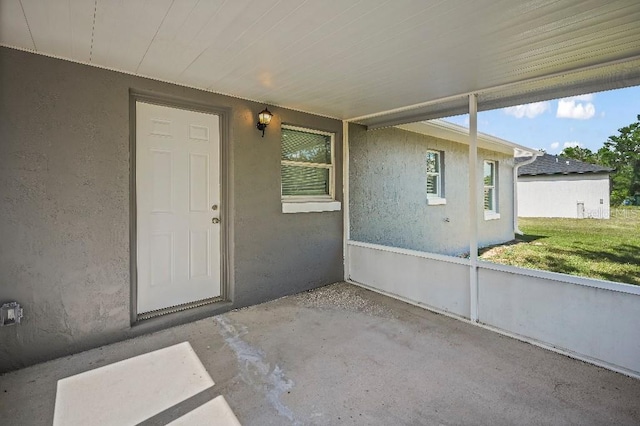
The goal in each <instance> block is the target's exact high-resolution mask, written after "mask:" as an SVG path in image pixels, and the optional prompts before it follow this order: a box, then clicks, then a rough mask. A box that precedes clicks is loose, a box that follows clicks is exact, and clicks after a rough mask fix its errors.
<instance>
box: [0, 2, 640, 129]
mask: <svg viewBox="0 0 640 426" xmlns="http://www.w3.org/2000/svg"><path fill="white" fill-rule="evenodd" d="M638 22H640V2H638V1H637V0H610V1H606V2H604V1H602V0H562V1H554V0H536V1H526V2H522V1H512V0H476V1H473V2H469V1H444V0H423V1H410V0H393V1H392V0H368V1H356V0H351V1H345V0H327V1H323V2H312V1H308V0H307V1H305V0H264V1H262V2H260V3H256V2H252V1H249V0H237V1H223V0H212V1H206V2H205V1H197V0H173V1H172V0H158V1H154V2H146V1H143V0H130V1H126V2H114V1H111V0H66V1H63V0H60V1H55V2H40V1H37V0H2V1H1V2H0V44H2V45H5V46H9V47H15V48H20V49H25V50H30V51H35V52H37V53H42V54H46V55H53V56H57V57H61V58H65V59H69V60H74V61H78V62H83V63H88V64H91V65H96V66H102V67H107V68H111V69H115V70H119V71H124V72H128V73H133V74H138V75H143V76H147V77H151V78H155V79H161V80H165V81H170V82H174V83H178V84H182V85H186V86H191V87H196V88H200V89H203V90H209V91H215V92H219V93H226V94H229V95H232V96H236V97H241V98H246V99H253V100H257V101H260V102H265V103H269V104H274V105H280V106H284V107H289V108H293V109H298V110H302V111H307V112H311V113H315V114H320V115H326V116H330V117H335V118H340V119H353V118H357V117H364V116H370V115H371V114H378V113H381V112H386V111H393V112H394V115H393V116H389V117H387V119H386V120H385V123H387V124H389V125H390V124H393V120H392V118H393V117H396V119H399V120H400V121H403V120H406V119H407V117H405V116H404V114H402V113H401V112H400V110H399V109H403V111H404V110H406V111H409V110H411V111H410V112H408V113H407V115H408V116H412V117H414V116H416V115H417V114H419V113H420V112H421V111H420V110H417V109H415V108H407V107H410V106H424V105H425V104H427V103H429V105H430V106H429V107H428V108H427V110H426V111H425V112H426V115H425V116H424V117H423V118H435V116H440V117H441V116H443V115H442V114H444V113H445V112H446V114H451V113H452V112H454V111H457V109H456V108H457V107H456V108H454V104H456V102H457V101H454V97H455V96H456V95H464V94H466V93H471V92H481V93H484V94H488V93H491V95H486V96H488V98H490V102H491V103H490V105H492V106H494V105H501V106H507V105H508V104H511V105H512V104H514V103H523V102H526V101H528V100H527V99H542V98H545V97H546V96H551V93H550V90H549V88H546V87H542V86H540V85H530V84H529V82H530V81H531V80H533V81H535V82H539V81H540V80H539V79H541V78H543V77H548V76H554V80H553V82H554V85H555V86H554V87H556V88H557V89H558V91H559V92H562V93H565V92H573V87H577V86H579V84H577V83H576V81H577V80H579V78H578V77H579V76H578V75H577V74H571V75H570V76H569V77H567V78H565V79H564V80H557V79H555V78H556V76H557V75H559V74H562V73H567V72H571V71H574V70H580V69H583V68H585V67H592V66H595V65H601V64H605V63H608V62H611V61H620V60H628V59H630V58H635V57H640V25H638V24H637V23H638ZM620 67H622V68H624V66H623V65H622V66H620ZM610 68H611V67H610ZM614 68H615V67H613V68H611V69H609V70H608V71H607V73H606V75H603V76H601V77H602V79H601V80H598V79H597V78H596V77H594V76H593V75H591V76H590V77H588V78H589V79H590V81H591V83H589V84H588V86H589V87H595V88H596V89H598V88H600V89H601V86H600V84H601V83H605V84H606V83H607V82H608V81H609V80H608V76H616V75H618V74H620V73H621V74H624V75H627V74H628V72H627V71H624V70H622V71H620V69H622V68H615V69H614ZM574 77H575V78H576V81H573V80H572V79H573V78H574ZM525 81H526V82H527V84H526V85H525V86H523V87H525V89H522V88H521V89H517V90H515V89H514V87H513V86H511V85H513V84H514V83H518V82H525ZM616 84H617V85H620V84H627V85H629V84H637V83H636V80H635V79H634V78H627V79H625V80H623V81H622V82H617V83H616ZM505 86H508V87H509V90H508V91H506V92H502V91H501V90H502V89H500V90H494V89H493V88H504V87H505ZM534 86H535V87H534ZM567 88H569V89H567ZM596 89H593V90H596ZM514 90H515V91H514ZM516 91H517V92H518V93H525V94H527V95H528V96H529V98H525V99H520V98H517V96H515V92H516ZM500 96H505V97H506V98H505V99H503V101H499V98H500ZM488 98H487V99H488ZM435 101H444V102H443V108H442V111H441V112H436V110H437V108H436V107H434V106H433V105H435V104H433V103H434V102H435ZM487 102H489V101H488V100H487ZM460 105H461V106H462V107H463V108H465V111H466V101H463V100H461V101H460ZM487 105H489V104H487ZM482 108H483V98H482V96H481V97H480V109H482ZM405 122H406V121H405Z"/></svg>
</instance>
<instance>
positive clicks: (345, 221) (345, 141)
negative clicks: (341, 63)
mask: <svg viewBox="0 0 640 426" xmlns="http://www.w3.org/2000/svg"><path fill="white" fill-rule="evenodd" d="M350 238H351V224H350V222H349V122H348V121H343V122H342V259H343V267H344V280H345V281H348V280H349V239H350Z"/></svg>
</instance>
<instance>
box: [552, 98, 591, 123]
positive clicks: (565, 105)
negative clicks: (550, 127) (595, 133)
mask: <svg viewBox="0 0 640 426" xmlns="http://www.w3.org/2000/svg"><path fill="white" fill-rule="evenodd" d="M595 113H596V107H595V106H594V105H593V104H592V103H591V102H587V103H580V102H577V101H575V100H564V99H560V100H559V101H558V111H557V112H556V117H558V118H575V119H577V120H588V119H590V118H591V117H593V116H594V115H595Z"/></svg>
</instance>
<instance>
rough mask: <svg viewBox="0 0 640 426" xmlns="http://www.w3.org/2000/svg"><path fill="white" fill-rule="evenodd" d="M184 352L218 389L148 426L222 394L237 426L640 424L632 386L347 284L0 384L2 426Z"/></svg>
mask: <svg viewBox="0 0 640 426" xmlns="http://www.w3.org/2000/svg"><path fill="white" fill-rule="evenodd" d="M185 341H188V342H189V343H190V344H191V346H192V347H193V349H194V350H195V353H196V354H197V356H198V357H199V358H200V361H201V362H202V364H203V365H204V367H205V368H206V370H207V371H208V373H209V375H210V376H211V378H212V379H213V380H214V381H215V385H214V386H213V387H211V388H209V389H208V390H206V391H204V392H200V393H198V394H197V395H195V396H193V397H191V398H189V399H187V400H185V401H183V402H181V403H179V404H177V405H175V406H173V407H172V408H170V409H167V410H165V411H163V412H161V413H159V414H157V415H154V416H153V417H151V418H149V419H148V420H147V421H145V422H143V424H145V425H150V424H166V423H168V422H169V421H171V420H173V419H176V418H178V417H180V416H181V415H183V414H185V413H187V412H189V411H191V410H193V409H195V408H196V407H199V406H201V405H202V404H204V403H205V402H207V401H209V400H211V399H212V398H214V397H216V396H218V395H223V396H224V398H225V399H226V401H227V402H228V404H229V406H230V407H231V409H232V410H233V412H234V413H235V415H236V416H237V418H238V420H239V421H240V422H241V423H242V424H243V425H283V424H319V425H334V424H380V425H396V424H411V425H415V424H425V425H431V424H435V425H439V424H444V425H450V424H455V425H460V424H478V425H489V424H491V425H502V424H504V425H513V424H527V425H529V424H554V425H564V424H579V425H590V424H593V425H604V424H616V425H624V424H628V425H638V424H640V380H636V379H632V378H629V377H625V376H623V375H621V374H618V373H614V372H611V371H608V370H605V369H602V368H599V367H595V366H593V365H589V364H586V363H583V362H581V361H576V360H573V359H570V358H568V357H565V356H562V355H559V354H556V353H553V352H550V351H547V350H544V349H540V348H537V347H535V346H532V345H529V344H526V343H523V342H520V341H517V340H514V339H511V338H508V337H504V336H501V335H499V334H496V333H493V332H491V331H488V330H485V329H482V328H479V327H475V326H473V325H470V324H467V323H464V322H461V321H457V320H454V319H451V318H448V317H446V316H443V315H437V314H433V313H431V312H428V311H426V310H423V309H420V308H418V307H415V306H412V305H408V304H406V303H403V302H400V301H397V300H394V299H391V298H388V297H385V296H381V295H379V294H376V293H373V292H370V291H367V290H364V289H362V288H359V287H356V286H352V285H349V284H346V283H339V284H334V285H332V286H328V287H324V288H321V289H318V290H315V291H312V292H307V293H302V294H299V295H295V296H290V297H286V298H282V299H279V300H276V301H272V302H268V303H264V304H262V305H258V306H253V307H250V308H246V309H242V310H239V311H234V312H230V313H227V314H224V315H221V316H218V317H214V318H208V319H205V320H201V321H198V322H194V323H191V324H187V325H184V326H180V327H175V328H171V329H168V330H164V331H161V332H158V333H154V334H150V335H146V336H142V337H139V338H135V339H132V340H128V341H124V342H120V343H116V344H113V345H109V346H105V347H102V348H97V349H94V350H91V351H88V352H84V353H80V354H76V355H73V356H69V357H65V358H61V359H57V360H54V361H50V362H47V363H43V364H39V365H36V366H33V367H29V368H26V369H23V370H19V371H16V372H12V373H9V374H6V375H4V376H0V416H1V417H0V418H1V419H2V421H3V423H4V422H5V421H8V423H10V424H19V425H41V424H42V425H50V424H51V423H52V420H53V415H54V404H55V399H56V384H57V382H58V380H60V379H63V378H65V377H68V376H72V375H75V374H78V373H82V372H85V371H88V370H92V369H95V368H97V367H102V366H105V365H108V364H111V363H114V362H116V361H121V360H124V359H127V358H130V357H133V356H136V355H141V354H145V353H147V352H149V351H153V350H157V349H160V348H164V347H167V346H170V345H174V344H178V343H181V342H185ZM639 356H640V354H639ZM167 368H171V366H167ZM143 397H144V395H141V399H142V398H143Z"/></svg>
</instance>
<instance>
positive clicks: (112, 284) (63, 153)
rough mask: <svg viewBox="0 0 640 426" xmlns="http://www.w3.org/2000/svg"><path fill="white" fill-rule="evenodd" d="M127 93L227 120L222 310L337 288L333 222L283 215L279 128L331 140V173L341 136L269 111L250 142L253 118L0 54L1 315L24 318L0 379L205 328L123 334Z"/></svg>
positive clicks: (90, 70)
mask: <svg viewBox="0 0 640 426" xmlns="http://www.w3.org/2000/svg"><path fill="white" fill-rule="evenodd" d="M130 89H134V90H140V91H146V92H154V93H157V94H159V95H163V96H171V97H175V98H180V99H183V100H185V101H191V102H198V103H202V104H206V105H210V106H213V107H223V108H228V109H229V110H230V139H229V140H227V141H223V143H228V144H230V158H229V160H230V164H229V166H230V171H231V176H232V177H231V180H232V182H231V188H232V191H231V194H230V195H231V214H230V219H231V220H232V224H230V225H231V226H232V228H233V234H232V235H233V239H232V241H230V256H231V257H232V259H233V265H232V274H231V276H232V278H233V280H232V282H231V294H232V302H233V303H230V304H226V305H224V306H223V307H221V308H220V309H223V310H228V309H231V308H236V307H241V306H246V305H250V304H254V303H258V302H262V301H265V300H268V299H273V298H277V297H280V296H283V295H286V294H291V293H295V292H300V291H303V290H307V289H310V288H314V287H317V286H321V285H324V284H328V283H331V282H335V281H339V280H341V279H342V274H343V272H342V269H343V268H342V212H325V213H305V214H282V213H281V204H280V123H281V122H286V123H290V124H295V125H298V126H303V127H310V128H315V129H320V130H325V131H331V132H335V133H336V159H341V158H342V152H341V151H342V149H341V146H342V135H341V130H342V124H341V122H339V121H337V120H332V119H327V118H322V117H317V116H312V115H309V114H304V113H299V112H295V111H291V110H287V109H282V108H277V107H270V110H271V111H272V112H273V113H274V120H273V121H272V123H271V125H270V126H269V127H268V128H267V131H266V133H265V137H264V138H261V137H260V136H261V135H260V132H258V131H257V130H256V129H255V121H256V116H257V113H258V112H259V111H260V110H261V109H262V108H264V105H263V104H257V103H253V102H249V101H245V100H240V99H236V98H231V97H227V96H222V95H216V94H212V93H208V92H204V91H198V90H193V89H189V88H185V87H181V86H177V85H172V84H167V83H163V82H158V81H154V80H150V79H144V78H139V77H135V76H131V75H126V74H122V73H117V72H113V71H108V70H103V69H98V68H94V67H89V66H85V65H80V64H75V63H71V62H67V61H62V60H57V59H52V58H48V57H44V56H39V55H34V54H30V53H25V52H20V51H16V50H12V49H8V48H0V117H1V119H0V197H1V198H0V199H1V202H2V208H0V244H1V245H0V247H1V249H0V303H4V302H6V301H11V300H16V301H18V302H19V303H21V304H22V305H23V307H24V310H25V318H24V320H23V323H22V324H20V325H18V326H10V327H2V328H0V342H1V344H0V372H2V371H7V370H10V369H15V368H19V367H22V366H25V365H29V364H32V363H35V362H38V361H42V360H46V359H51V358H54V357H58V356H62V355H65V354H69V353H73V352H77V351H80V350H84V349H87V348H90V347H93V346H96V345H100V344H104V343H108V342H112V341H115V340H119V339H123V338H126V337H128V336H132V335H135V334H140V333H142V332H146V331H150V330H153V329H154V327H155V328H157V327H164V326H168V325H171V324H176V323H179V322H184V321H188V320H191V319H194V318H196V317H198V315H200V316H202V315H210V314H211V311H207V313H205V314H203V312H204V311H202V310H199V311H198V310H195V311H193V312H191V313H189V312H186V313H177V314H171V315H168V316H165V317H164V319H158V321H155V320H154V319H152V320H148V322H143V323H141V324H140V325H136V326H134V327H131V321H130V312H131V311H130V308H131V306H130V291H131V279H130V272H129V271H130V269H129V268H130V260H129V259H130V242H129V230H130V226H131V224H130V220H129V215H130V201H129V196H130V194H129V176H130V165H129V130H130V127H129V126H130V123H129V90H130ZM338 161H339V160H338ZM341 170H342V165H341V163H340V162H338V163H337V164H336V171H337V176H336V178H337V182H336V188H337V189H338V190H337V191H336V192H338V193H339V194H338V195H337V198H338V199H339V200H341V198H342V196H341V191H339V189H340V188H342V175H341ZM194 312H195V313H194ZM154 321H155V322H154ZM149 324H152V325H149ZM153 324H155V325H153Z"/></svg>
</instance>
